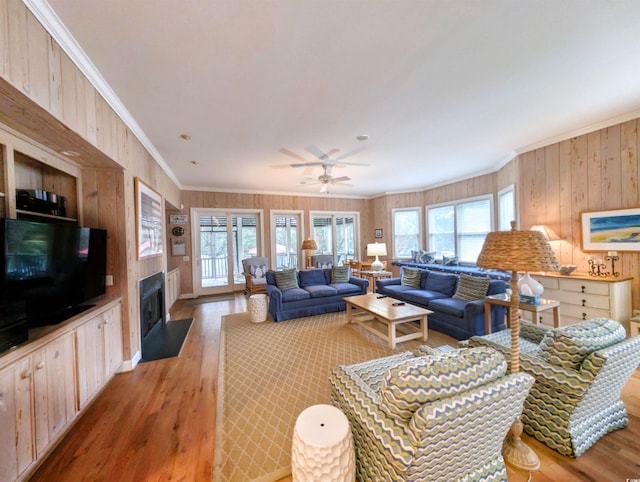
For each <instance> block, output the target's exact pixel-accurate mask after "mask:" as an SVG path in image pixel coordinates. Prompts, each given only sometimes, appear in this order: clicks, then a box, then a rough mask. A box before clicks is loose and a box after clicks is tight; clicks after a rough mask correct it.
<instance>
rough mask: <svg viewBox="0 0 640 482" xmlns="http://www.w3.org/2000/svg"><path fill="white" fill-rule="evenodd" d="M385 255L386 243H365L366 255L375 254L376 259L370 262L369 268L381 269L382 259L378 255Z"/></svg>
mask: <svg viewBox="0 0 640 482" xmlns="http://www.w3.org/2000/svg"><path fill="white" fill-rule="evenodd" d="M386 255H387V245H386V244H385V243H370V244H367V256H375V257H376V259H375V261H374V262H373V263H371V269H372V270H373V271H382V267H383V264H382V261H380V259H379V258H378V256H386Z"/></svg>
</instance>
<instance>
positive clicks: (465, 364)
mask: <svg viewBox="0 0 640 482" xmlns="http://www.w3.org/2000/svg"><path fill="white" fill-rule="evenodd" d="M506 371H507V362H506V361H505V358H504V357H503V356H502V355H501V354H500V353H499V352H498V351H496V350H494V349H493V348H488V347H478V348H468V349H463V350H453V351H448V352H444V353H438V354H436V355H427V356H421V357H418V358H415V359H412V360H408V361H406V362H404V363H402V364H400V365H398V366H396V367H394V368H391V369H390V370H389V371H388V372H387V373H386V375H385V378H384V382H383V386H382V390H381V392H380V408H381V409H382V410H383V411H384V412H385V413H386V414H387V415H389V416H390V417H397V418H400V419H403V420H409V419H411V417H412V416H413V413H414V412H415V411H416V410H417V409H418V408H420V407H421V406H422V405H423V404H425V403H429V402H434V401H437V400H440V399H442V398H446V397H451V396H453V395H456V394H458V393H461V392H464V391H467V390H470V389H472V388H476V387H478V386H480V385H484V384H485V383H488V382H491V381H493V380H496V379H498V378H500V377H502V376H504V374H505V373H506Z"/></svg>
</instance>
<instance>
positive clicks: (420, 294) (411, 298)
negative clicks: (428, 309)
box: [402, 288, 447, 306]
mask: <svg viewBox="0 0 640 482" xmlns="http://www.w3.org/2000/svg"><path fill="white" fill-rule="evenodd" d="M446 297H447V295H445V294H442V293H440V292H439V291H429V290H417V289H415V288H411V289H408V290H406V291H405V292H403V293H402V299H403V300H404V301H408V302H409V303H417V304H419V305H423V306H427V305H429V304H430V303H431V301H432V300H435V299H438V298H446Z"/></svg>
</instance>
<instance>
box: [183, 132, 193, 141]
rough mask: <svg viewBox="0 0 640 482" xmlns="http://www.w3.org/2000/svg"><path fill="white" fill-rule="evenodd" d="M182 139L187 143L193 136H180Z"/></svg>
mask: <svg viewBox="0 0 640 482" xmlns="http://www.w3.org/2000/svg"><path fill="white" fill-rule="evenodd" d="M180 137H181V138H182V139H184V140H185V141H189V140H191V136H190V135H189V134H180Z"/></svg>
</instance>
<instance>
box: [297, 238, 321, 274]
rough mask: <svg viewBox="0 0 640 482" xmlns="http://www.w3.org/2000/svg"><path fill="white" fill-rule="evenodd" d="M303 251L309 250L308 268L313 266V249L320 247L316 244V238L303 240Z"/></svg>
mask: <svg viewBox="0 0 640 482" xmlns="http://www.w3.org/2000/svg"><path fill="white" fill-rule="evenodd" d="M300 249H301V250H302V251H306V252H307V266H306V267H307V269H308V268H310V267H311V251H315V250H316V249H318V245H317V244H316V240H315V239H311V238H307V239H305V240H304V241H303V242H302V247H301V248H300Z"/></svg>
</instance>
